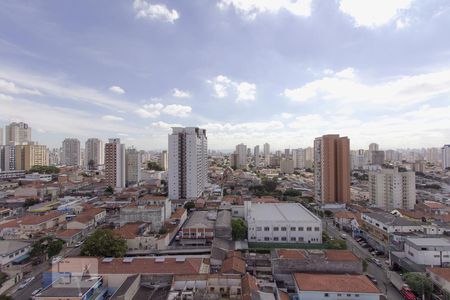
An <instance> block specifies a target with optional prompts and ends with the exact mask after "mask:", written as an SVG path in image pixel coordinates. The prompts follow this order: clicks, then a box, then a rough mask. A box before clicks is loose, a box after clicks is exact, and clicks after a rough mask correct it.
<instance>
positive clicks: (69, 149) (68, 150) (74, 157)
mask: <svg viewBox="0 0 450 300" xmlns="http://www.w3.org/2000/svg"><path fill="white" fill-rule="evenodd" d="M80 162H81V148H80V141H79V140H78V139H73V138H67V139H65V140H64V141H63V142H62V163H63V164H64V165H67V166H79V165H80Z"/></svg>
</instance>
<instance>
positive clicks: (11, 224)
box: [0, 219, 20, 230]
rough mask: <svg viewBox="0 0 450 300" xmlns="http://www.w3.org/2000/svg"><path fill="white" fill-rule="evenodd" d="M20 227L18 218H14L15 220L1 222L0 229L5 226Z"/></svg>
mask: <svg viewBox="0 0 450 300" xmlns="http://www.w3.org/2000/svg"><path fill="white" fill-rule="evenodd" d="M19 227H20V224H19V220H18V219H14V220H11V221H8V222H5V223H2V224H0V230H1V229H3V228H19Z"/></svg>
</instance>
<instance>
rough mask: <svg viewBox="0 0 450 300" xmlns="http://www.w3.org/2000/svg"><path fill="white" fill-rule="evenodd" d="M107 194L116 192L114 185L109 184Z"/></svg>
mask: <svg viewBox="0 0 450 300" xmlns="http://www.w3.org/2000/svg"><path fill="white" fill-rule="evenodd" d="M105 194H110V195H112V194H114V189H113V188H112V186H108V187H107V188H106V189H105Z"/></svg>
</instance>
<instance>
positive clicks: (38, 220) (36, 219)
mask: <svg viewBox="0 0 450 300" xmlns="http://www.w3.org/2000/svg"><path fill="white" fill-rule="evenodd" d="M62 215H65V213H62V212H59V211H56V210H52V211H50V212H48V213H46V214H44V215H27V216H24V217H23V218H22V219H21V224H23V225H37V224H42V223H44V222H48V221H50V220H52V219H55V218H58V217H60V216H62Z"/></svg>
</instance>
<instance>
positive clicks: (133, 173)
mask: <svg viewBox="0 0 450 300" xmlns="http://www.w3.org/2000/svg"><path fill="white" fill-rule="evenodd" d="M141 165H142V159H141V153H140V152H139V151H137V150H136V149H134V148H130V149H127V150H126V152H125V170H126V171H125V181H126V186H131V185H135V184H139V182H140V181H141Z"/></svg>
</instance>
